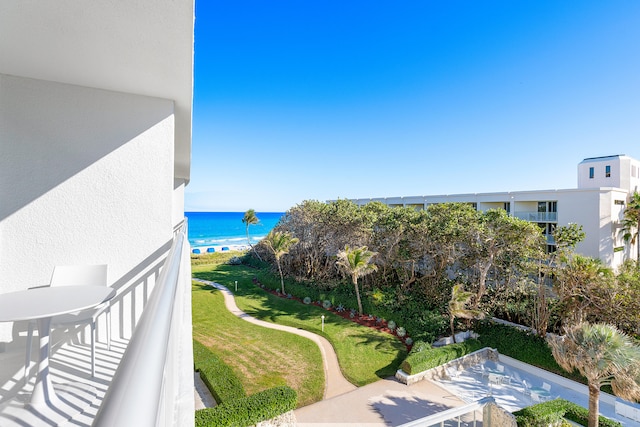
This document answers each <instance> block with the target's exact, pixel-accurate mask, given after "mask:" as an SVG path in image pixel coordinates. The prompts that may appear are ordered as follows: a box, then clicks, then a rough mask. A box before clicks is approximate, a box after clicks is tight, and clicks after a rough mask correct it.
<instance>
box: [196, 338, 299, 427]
mask: <svg viewBox="0 0 640 427" xmlns="http://www.w3.org/2000/svg"><path fill="white" fill-rule="evenodd" d="M193 363H194V367H195V369H196V371H199V372H200V378H202V381H204V383H205V384H206V386H207V388H208V389H209V391H210V392H211V394H212V395H213V398H214V399H215V400H216V403H218V406H216V407H213V408H205V409H200V410H197V411H196V415H195V417H196V418H195V422H196V427H224V426H229V427H230V426H234V427H245V426H252V425H254V424H256V423H258V422H260V421H265V420H269V419H271V418H274V417H277V416H278V415H281V414H284V413H285V412H289V411H292V410H293V409H295V407H296V406H297V404H298V395H297V393H296V391H295V390H294V389H292V388H291V387H287V386H281V387H274V388H271V389H269V390H264V391H261V392H259V393H256V394H254V395H252V396H248V397H247V394H246V392H245V390H244V387H243V386H242V382H241V381H240V379H239V378H238V377H237V376H236V374H235V373H234V372H233V370H232V369H231V368H230V367H229V366H227V365H225V363H224V362H223V361H222V360H221V359H220V358H219V357H218V356H216V355H215V354H213V353H212V352H211V351H210V350H209V349H208V348H207V347H205V346H204V345H203V344H201V343H200V342H198V341H196V340H193Z"/></svg>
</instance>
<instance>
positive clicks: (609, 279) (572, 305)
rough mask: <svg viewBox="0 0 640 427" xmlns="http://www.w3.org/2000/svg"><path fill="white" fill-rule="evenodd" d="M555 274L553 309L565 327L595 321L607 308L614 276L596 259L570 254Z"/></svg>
mask: <svg viewBox="0 0 640 427" xmlns="http://www.w3.org/2000/svg"><path fill="white" fill-rule="evenodd" d="M555 274H556V277H555V283H554V291H555V293H556V295H557V297H558V307H557V308H558V310H560V313H559V314H560V317H561V318H562V319H563V320H564V321H566V322H567V324H568V325H571V324H579V323H581V322H583V321H586V320H588V319H599V318H601V317H600V315H601V313H605V312H607V311H608V310H610V309H611V302H612V301H611V299H610V298H609V295H610V289H612V288H613V287H614V286H613V281H614V279H615V275H614V274H613V270H612V269H611V268H609V267H607V266H605V265H604V264H603V263H602V261H601V260H600V259H597V258H591V257H586V256H583V255H578V254H573V255H572V256H571V257H570V258H569V259H568V260H567V262H566V263H565V264H564V265H562V266H561V267H560V268H556V269H555Z"/></svg>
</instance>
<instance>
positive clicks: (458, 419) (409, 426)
mask: <svg viewBox="0 0 640 427" xmlns="http://www.w3.org/2000/svg"><path fill="white" fill-rule="evenodd" d="M489 403H495V400H494V398H493V397H490V396H488V397H484V398H482V399H480V400H478V401H476V402H473V403H469V404H468V405H464V406H458V407H455V408H451V409H447V410H446V411H442V412H438V413H437V414H433V415H430V416H428V417H424V418H420V419H419V420H415V421H411V422H408V423H406V424H402V425H401V426H399V427H433V426H440V427H444V426H460V425H461V423H462V417H464V416H468V417H471V418H472V419H471V420H465V422H464V425H466V426H471V425H472V426H475V425H476V422H477V423H478V425H480V426H481V425H482V421H483V420H482V417H480V419H479V420H476V418H477V417H476V412H477V411H478V410H482V409H483V408H484V406H485V405H487V404H489Z"/></svg>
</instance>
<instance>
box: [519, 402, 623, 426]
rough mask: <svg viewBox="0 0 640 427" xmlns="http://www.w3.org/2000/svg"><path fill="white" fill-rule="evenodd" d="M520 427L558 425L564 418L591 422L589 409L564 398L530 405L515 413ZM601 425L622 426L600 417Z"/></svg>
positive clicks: (584, 423) (582, 422)
mask: <svg viewBox="0 0 640 427" xmlns="http://www.w3.org/2000/svg"><path fill="white" fill-rule="evenodd" d="M513 415H514V416H515V417H516V421H517V423H518V427H547V426H548V425H557V423H559V422H560V421H561V420H562V418H566V419H568V420H571V421H574V422H576V423H578V424H581V425H583V426H587V425H588V424H589V411H588V410H587V409H585V408H583V407H582V406H580V405H577V404H575V403H573V402H569V401H568V400H564V399H555V400H551V401H549V402H543V403H539V404H537V405H533V406H528V407H526V408H523V409H520V410H519V411H516V412H514V413H513ZM599 420H600V421H599V425H600V426H601V427H622V424H620V423H619V422H617V421H613V420H610V419H609V418H605V417H603V416H602V415H600V417H599Z"/></svg>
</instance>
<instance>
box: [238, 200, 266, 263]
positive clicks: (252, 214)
mask: <svg viewBox="0 0 640 427" xmlns="http://www.w3.org/2000/svg"><path fill="white" fill-rule="evenodd" d="M242 223H243V224H244V225H245V228H246V232H247V243H248V244H249V247H250V248H251V250H252V251H253V252H254V253H255V254H256V256H257V257H258V259H259V260H260V261H262V258H260V254H258V252H256V251H255V249H253V245H252V244H251V239H250V238H249V226H250V225H256V224H259V223H260V220H259V219H258V216H257V215H256V211H255V210H254V209H249V210H248V211H246V212H245V213H244V216H243V217H242Z"/></svg>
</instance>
